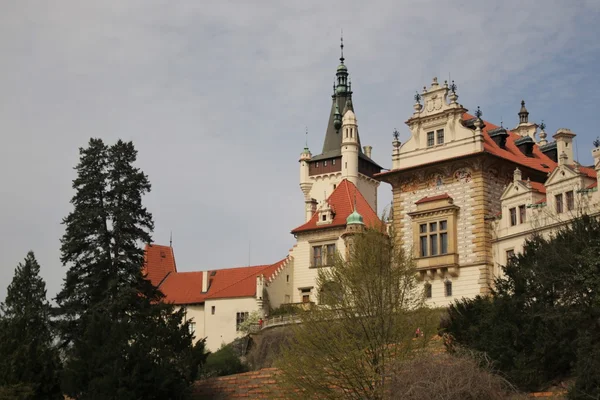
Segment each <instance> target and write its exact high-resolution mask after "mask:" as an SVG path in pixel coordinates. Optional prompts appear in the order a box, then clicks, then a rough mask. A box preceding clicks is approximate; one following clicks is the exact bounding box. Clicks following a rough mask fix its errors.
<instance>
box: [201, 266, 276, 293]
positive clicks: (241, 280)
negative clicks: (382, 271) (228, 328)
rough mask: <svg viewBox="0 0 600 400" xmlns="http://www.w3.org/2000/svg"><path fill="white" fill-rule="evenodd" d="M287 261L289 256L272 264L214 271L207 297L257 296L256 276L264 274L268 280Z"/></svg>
mask: <svg viewBox="0 0 600 400" xmlns="http://www.w3.org/2000/svg"><path fill="white" fill-rule="evenodd" d="M286 261H287V258H284V259H283V260H281V261H278V262H276V263H275V264H271V265H255V266H252V267H242V268H230V269H220V270H216V271H213V272H214V273H215V275H214V277H212V279H213V281H212V283H211V285H210V289H209V290H208V293H207V296H206V298H208V299H222V298H232V297H254V296H256V277H257V276H259V275H264V276H265V279H267V280H268V279H269V278H271V277H272V276H273V274H274V273H275V272H276V271H277V269H278V268H279V267H281V266H282V265H283V264H284V263H285V262H286ZM210 274H211V273H209V275H210Z"/></svg>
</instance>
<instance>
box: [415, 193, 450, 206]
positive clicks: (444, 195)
mask: <svg viewBox="0 0 600 400" xmlns="http://www.w3.org/2000/svg"><path fill="white" fill-rule="evenodd" d="M443 199H452V197H450V196H448V193H444V194H438V195H437V196H431V197H423V198H422V199H420V200H417V201H415V204H422V203H429V202H430V201H436V200H443Z"/></svg>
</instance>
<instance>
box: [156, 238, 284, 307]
mask: <svg viewBox="0 0 600 400" xmlns="http://www.w3.org/2000/svg"><path fill="white" fill-rule="evenodd" d="M146 254H147V257H146V262H145V264H144V270H145V271H147V273H148V279H150V281H151V282H152V283H153V284H154V285H155V286H158V287H159V289H160V290H161V292H162V293H163V294H164V295H165V301H167V302H170V303H174V304H196V303H202V302H204V301H205V300H206V299H220V298H235V297H254V296H256V277H257V276H259V275H264V277H265V279H266V280H267V281H268V280H270V279H272V278H273V277H274V276H275V275H276V272H277V271H278V270H279V268H281V267H282V266H284V265H285V263H286V262H287V261H288V258H284V259H283V260H280V261H278V262H276V263H274V264H265V265H254V266H248V267H238V268H229V269H219V270H213V271H206V272H207V275H208V278H209V287H208V291H207V292H206V293H202V280H203V277H202V276H203V274H204V271H193V272H177V270H176V268H175V263H174V262H175V258H174V256H173V249H172V248H171V247H168V246H161V245H156V244H154V245H147V246H146ZM162 254H164V255H165V257H162ZM171 261H172V263H171ZM170 266H172V268H169V267H170Z"/></svg>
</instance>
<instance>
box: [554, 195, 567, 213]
mask: <svg viewBox="0 0 600 400" xmlns="http://www.w3.org/2000/svg"><path fill="white" fill-rule="evenodd" d="M554 206H555V207H554V209H555V211H556V213H557V214H562V213H563V212H564V211H565V207H564V203H563V194H562V193H560V194H556V195H554Z"/></svg>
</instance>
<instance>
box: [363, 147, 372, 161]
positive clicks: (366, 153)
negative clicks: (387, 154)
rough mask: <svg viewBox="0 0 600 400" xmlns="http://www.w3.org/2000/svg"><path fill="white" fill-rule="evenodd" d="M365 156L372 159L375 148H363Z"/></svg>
mask: <svg viewBox="0 0 600 400" xmlns="http://www.w3.org/2000/svg"><path fill="white" fill-rule="evenodd" d="M363 150H364V153H365V156H367V157H369V158H371V152H372V151H373V146H365V147H363Z"/></svg>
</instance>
